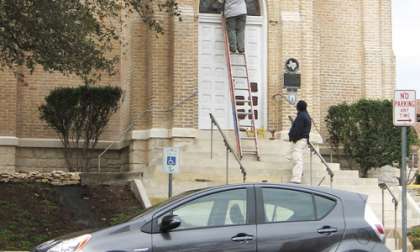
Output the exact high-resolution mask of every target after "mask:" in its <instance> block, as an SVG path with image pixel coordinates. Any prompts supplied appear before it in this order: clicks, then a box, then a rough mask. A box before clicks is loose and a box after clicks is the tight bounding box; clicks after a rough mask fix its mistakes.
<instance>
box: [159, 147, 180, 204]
mask: <svg viewBox="0 0 420 252" xmlns="http://www.w3.org/2000/svg"><path fill="white" fill-rule="evenodd" d="M162 168H163V171H164V172H166V173H168V174H169V176H168V197H169V198H171V197H172V181H173V174H174V173H177V172H179V148H178V147H166V148H163V166H162Z"/></svg>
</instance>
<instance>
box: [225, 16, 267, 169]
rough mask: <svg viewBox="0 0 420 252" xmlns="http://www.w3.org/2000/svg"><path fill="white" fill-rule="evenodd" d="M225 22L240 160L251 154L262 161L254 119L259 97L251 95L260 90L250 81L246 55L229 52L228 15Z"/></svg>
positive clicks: (230, 84) (229, 77) (234, 123)
mask: <svg viewBox="0 0 420 252" xmlns="http://www.w3.org/2000/svg"><path fill="white" fill-rule="evenodd" d="M222 23H223V25H222V27H223V30H224V43H225V56H226V64H227V72H228V79H229V89H230V97H231V102H232V114H233V126H234V130H235V136H236V146H237V152H238V154H239V156H240V158H241V159H242V158H243V157H244V156H245V155H247V156H248V155H249V156H255V157H256V158H257V160H258V161H260V153H259V148H258V132H257V128H256V122H255V121H256V116H258V114H257V113H258V111H257V110H255V109H254V106H255V105H257V103H258V97H254V96H253V95H252V93H254V92H257V91H258V85H257V83H250V80H249V75H248V65H247V59H246V54H245V53H243V54H236V53H231V52H230V48H229V38H228V34H227V29H226V20H225V18H222Z"/></svg>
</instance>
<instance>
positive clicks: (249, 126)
mask: <svg viewBox="0 0 420 252" xmlns="http://www.w3.org/2000/svg"><path fill="white" fill-rule="evenodd" d="M239 127H241V128H242V127H244V128H252V127H253V126H252V125H239Z"/></svg>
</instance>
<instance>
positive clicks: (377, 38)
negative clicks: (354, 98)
mask: <svg viewBox="0 0 420 252" xmlns="http://www.w3.org/2000/svg"><path fill="white" fill-rule="evenodd" d="M381 2H382V0H363V1H362V20H363V23H362V25H363V38H362V40H363V41H362V43H363V48H364V59H363V63H364V78H363V80H364V97H366V98H372V99H377V98H382V97H383V88H382V81H383V80H382V76H383V73H382V71H383V69H382V41H381V38H382V34H381V32H382V31H381V28H382V26H381V20H382V18H381Z"/></svg>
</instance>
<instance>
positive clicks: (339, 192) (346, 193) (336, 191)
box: [196, 182, 367, 200]
mask: <svg viewBox="0 0 420 252" xmlns="http://www.w3.org/2000/svg"><path fill="white" fill-rule="evenodd" d="M243 186H257V187H259V186H266V187H270V186H272V187H282V188H289V189H297V190H299V189H304V190H310V191H313V192H319V193H324V194H330V195H334V196H336V197H339V198H341V199H343V200H347V199H349V200H351V199H354V198H355V197H357V198H362V199H365V198H367V196H366V195H362V194H360V193H355V192H349V191H343V190H339V189H334V188H330V187H325V186H311V185H302V184H292V183H284V184H276V183H265V182H261V183H243V184H228V185H220V186H212V187H207V188H202V189H201V190H196V191H197V192H204V191H211V190H215V189H229V188H232V189H234V188H237V187H243Z"/></svg>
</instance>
